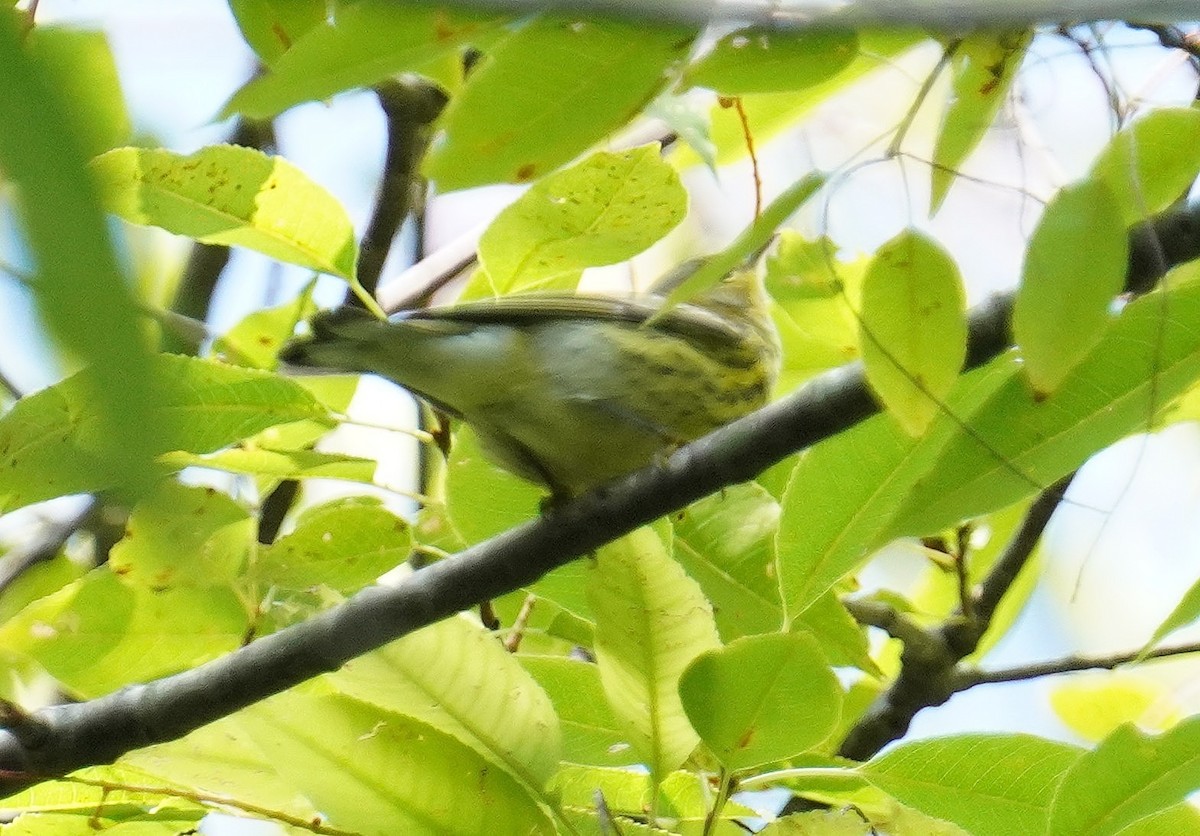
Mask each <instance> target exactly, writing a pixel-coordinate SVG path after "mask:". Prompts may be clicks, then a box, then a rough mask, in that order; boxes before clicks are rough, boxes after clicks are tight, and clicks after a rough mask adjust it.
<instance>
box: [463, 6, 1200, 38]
mask: <svg viewBox="0 0 1200 836" xmlns="http://www.w3.org/2000/svg"><path fill="white" fill-rule="evenodd" d="M443 5H445V4H443ZM451 5H456V6H461V7H466V8H474V9H485V10H489V11H496V12H502V13H507V14H511V15H526V14H533V13H536V12H549V13H559V14H579V15H589V16H595V15H599V16H604V17H613V18H618V19H621V20H644V21H648V22H653V23H659V24H674V25H685V26H703V25H705V24H709V23H715V24H728V23H743V24H750V25H753V26H758V27H762V28H765V29H773V30H777V31H790V30H801V29H815V28H836V27H852V28H853V27H862V26H910V27H922V28H928V29H934V30H940V31H965V30H970V29H980V28H991V27H997V28H1012V27H1025V26H1034V25H1037V24H1042V23H1076V22H1086V21H1097V20H1123V19H1125V18H1127V17H1129V16H1130V14H1131V12H1133V11H1135V9H1134V8H1133V7H1132V6H1131V5H1130V3H1129V2H1128V0H1065V1H1064V0H1011V2H1007V3H980V2H978V0H941V2H937V3H931V2H928V0H853V2H850V3H839V2H833V0H824V2H822V1H821V0H639V1H638V2H636V3H630V2H627V0H454V2H452V3H451ZM1136 13H1137V19H1138V20H1139V21H1154V22H1158V23H1182V22H1187V21H1192V20H1195V19H1196V6H1195V3H1194V0H1143V2H1141V3H1138V4H1137V6H1136Z"/></svg>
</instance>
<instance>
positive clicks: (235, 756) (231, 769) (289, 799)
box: [105, 714, 319, 836]
mask: <svg viewBox="0 0 1200 836" xmlns="http://www.w3.org/2000/svg"><path fill="white" fill-rule="evenodd" d="M239 718H240V715H237V714H234V715H231V716H229V717H224V718H222V719H220V720H217V721H216V722H214V723H210V724H209V725H207V726H202V727H201V728H199V729H196V730H195V731H193V732H191V733H190V734H188V735H187V736H186V737H182V738H180V739H178V740H172V741H170V742H169V743H160V744H158V745H156V746H148V747H146V748H143V749H135V750H133V751H132V752H129V753H127V754H125V755H123V756H122V757H121V759H120V760H119V761H117V766H116V767H115V769H118V770H120V772H123V773H125V777H126V778H127V780H129V779H131V778H132V779H133V780H130V781H129V782H130V783H136V784H142V785H156V784H167V785H170V786H180V787H186V788H190V789H193V790H198V791H200V792H202V793H218V794H226V793H227V792H228V788H229V787H236V788H237V798H238V801H240V802H242V803H244V804H253V805H257V806H259V807H262V808H263V809H264V810H268V811H271V812H280V813H284V814H287V815H292V816H295V817H297V818H301V819H308V820H309V821H312V820H313V819H314V818H316V817H317V816H318V815H319V811H318V810H317V809H316V808H315V807H313V806H312V804H311V803H309V802H308V801H306V799H305V798H304V797H303V796H301V795H300V794H299V793H297V792H296V788H295V787H294V786H293V785H292V784H291V783H290V782H289V781H287V780H286V779H284V778H283V777H282V776H281V775H280V774H279V771H278V769H277V765H276V764H273V763H271V761H270V760H269V759H268V758H267V756H266V755H265V754H263V752H262V750H261V749H259V748H258V747H257V746H255V744H254V741H253V740H252V739H251V737H250V735H249V734H247V733H246V731H245V730H244V729H242V728H241V727H240V725H239V722H238V721H239ZM109 769H114V767H110V768H109ZM134 776H138V777H137V778H134ZM105 777H115V776H105ZM172 836H182V835H181V834H172Z"/></svg>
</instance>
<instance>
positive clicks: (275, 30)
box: [271, 21, 292, 50]
mask: <svg viewBox="0 0 1200 836" xmlns="http://www.w3.org/2000/svg"><path fill="white" fill-rule="evenodd" d="M271 34H273V35H274V36H275V37H276V38H277V39H278V40H279V44H280V46H282V47H283V48H284V49H285V50H288V49H291V48H292V39H291V37H289V36H288V33H287V32H286V31H285V30H284V28H283V27H282V26H280V25H279V21H275V22H273V23H272V24H271Z"/></svg>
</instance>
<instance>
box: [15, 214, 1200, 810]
mask: <svg viewBox="0 0 1200 836" xmlns="http://www.w3.org/2000/svg"><path fill="white" fill-rule="evenodd" d="M1175 214H1178V213H1174V214H1172V215H1168V216H1166V217H1165V218H1164V220H1163V223H1164V225H1168V226H1169V224H1170V223H1175V222H1176V219H1175V217H1174V215H1175ZM1185 214H1188V215H1189V216H1190V219H1191V220H1190V223H1191V225H1192V226H1191V227H1189V228H1191V229H1193V231H1194V230H1195V229H1196V228H1200V207H1196V208H1193V209H1191V210H1188V211H1187V212H1186V213H1185ZM1195 238H1196V242H1197V247H1196V249H1195V251H1193V252H1192V253H1190V257H1200V235H1197V236H1195ZM1135 246H1139V245H1137V244H1135ZM1156 246H1157V244H1156ZM1159 249H1160V250H1162V251H1168V252H1170V251H1171V250H1170V248H1169V247H1159ZM1135 273H1136V271H1135V270H1134V268H1133V267H1132V266H1131V274H1130V279H1131V281H1132V280H1142V279H1144V277H1142V276H1139V275H1136V274H1135ZM1011 304H1012V299H1011V297H1010V296H997V297H994V298H992V299H991V300H989V301H988V302H987V303H985V304H984V305H982V306H980V307H979V308H977V309H975V310H974V311H973V312H972V314H971V318H970V329H971V351H970V354H969V363H970V365H971V366H978V365H980V364H982V363H984V362H986V361H987V360H989V359H991V358H992V357H994V356H996V355H997V354H999V353H1000V352H1002V351H1004V350H1005V349H1006V348H1007V346H1008V345H1009V342H1010V340H1009V336H1008V333H1009V332H1008V318H1009V313H1010V309H1011ZM876 412H878V406H877V405H876V403H875V401H874V399H873V398H872V396H871V394H870V392H869V390H868V388H867V386H866V382H865V380H864V377H863V371H862V367H861V365H859V364H857V363H854V364H851V365H848V366H844V367H841V368H838V369H834V370H832V371H830V372H828V373H826V374H824V375H821V376H820V377H818V378H816V379H814V380H812V381H811V382H810V383H808V384H807V385H805V386H804V387H803V388H801V389H800V390H799V391H797V392H795V393H794V394H792V395H790V396H788V397H786V398H784V399H782V400H780V401H777V402H775V403H773V404H770V405H768V406H766V407H764V408H763V409H761V410H759V411H757V412H755V413H753V414H751V415H748V416H746V417H745V418H742V419H741V420H739V421H736V422H734V423H732V424H730V425H728V426H726V427H723V428H722V429H720V430H717V431H716V432H714V433H712V434H711V435H709V436H706V437H705V438H702V439H700V440H699V441H696V442H694V443H692V444H689V445H687V446H685V447H683V448H681V449H679V450H678V451H676V452H675V453H674V454H673V455H672V456H670V458H669V459H667V461H666V462H664V463H662V464H660V465H655V466H651V467H647V468H645V469H643V470H640V471H637V472H635V473H632V474H630V475H629V476H626V477H624V478H622V479H619V480H617V481H615V482H613V483H612V484H611V485H608V486H606V487H604V488H602V489H600V490H597V491H595V492H593V493H591V494H588V495H585V496H583V497H580V498H578V499H576V500H574V501H571V502H569V503H566V504H564V505H562V506H560V507H556V508H554V509H553V510H551V511H550V512H548V513H547V514H546V515H545V516H544V517H541V518H539V519H536V520H532V521H530V522H528V523H525V524H523V525H521V526H518V527H517V528H514V529H512V530H510V531H507V532H505V533H503V534H500V535H499V536H497V537H494V538H492V539H490V540H488V541H486V542H483V543H480V544H478V545H475V546H472V547H471V548H468V549H466V550H465V551H463V552H461V553H460V554H458V555H456V556H454V557H453V558H450V559H448V560H443V561H441V562H438V563H435V564H432V565H430V566H428V567H426V568H423V569H421V570H419V571H417V572H415V573H413V574H412V575H411V576H409V577H408V578H406V579H405V580H404V581H403V582H401V583H400V584H399V585H398V586H395V587H371V588H369V589H366V590H364V591H362V592H360V593H359V594H358V595H356V596H354V597H353V598H352V599H350V600H349V601H347V602H346V603H344V604H342V605H340V606H338V607H335V608H333V609H330V610H327V611H326V612H323V613H321V614H319V615H317V616H316V617H314V618H312V619H311V620H309V621H307V622H305V623H303V624H299V625H296V626H293V627H289V628H287V629H284V630H281V631H279V632H278V633H273V634H271V635H268V636H265V637H263V638H261V639H258V640H256V641H254V642H252V643H251V644H249V645H247V646H246V647H244V648H241V649H240V650H237V651H235V652H233V653H230V654H228V655H226V656H224V657H221V658H219V659H216V660H214V661H212V662H209V663H207V664H204V665H201V666H199V667H197V668H194V669H192V670H189V671H186V672H184V673H180V674H177V675H175V676H170V677H165V678H163V679H160V680H156V681H154V682H150V683H146V684H142V685H132V686H128V687H126V688H122V689H121V690H119V691H116V692H114V693H112V694H109V695H106V696H104V697H100V698H98V699H95V700H91V701H89V702H85V703H78V704H71V705H58V706H52V707H49V708H46V709H43V710H41V711H38V712H36V713H34V714H32V715H30V716H28V717H26V718H23V719H22V720H20V721H18V722H15V723H13V724H12V725H11V726H10V727H9V728H8V729H5V730H3V731H0V790H3V791H7V792H12V791H15V790H17V789H20V788H21V787H24V786H28V785H30V784H33V783H36V782H37V781H39V780H43V779H45V778H48V777H52V776H55V775H61V774H63V773H65V772H69V771H71V770H74V769H78V768H80V767H83V766H88V765H92V764H99V763H107V762H109V761H112V760H114V759H116V758H117V757H119V756H120V755H122V754H124V753H125V752H128V751H130V750H132V749H135V748H140V747H144V746H149V745H151V744H154V743H161V742H165V741H169V740H173V739H175V738H178V737H181V736H182V735H184V734H187V733H188V732H190V731H192V730H194V729H197V728H199V727H200V726H203V725H205V724H206V723H209V722H212V721H214V720H217V719H219V718H221V717H223V716H226V715H228V714H231V713H233V712H234V711H237V710H238V709H240V708H244V707H246V706H248V705H251V704H252V703H255V702H257V701H259V700H261V699H264V698H266V697H269V696H271V695H272V694H275V693H278V692H280V691H283V690H285V689H286V688H289V687H292V686H293V685H297V684H299V683H301V682H303V681H305V680H307V679H310V678H312V677H314V676H317V675H319V674H321V673H326V672H329V671H333V670H336V669H338V668H339V667H340V666H341V665H342V664H344V663H345V662H347V661H349V660H350V659H352V658H354V657H355V656H358V655H361V654H363V653H366V652H368V651H370V650H373V649H375V648H377V647H380V646H382V645H384V644H386V643H387V642H390V641H393V640H395V639H397V638H400V637H401V636H404V635H406V634H408V633H410V632H413V631H414V630H417V629H419V628H421V627H424V626H426V625H429V624H433V623H434V622H436V621H438V620H440V619H442V618H446V617H448V616H450V615H453V614H454V613H456V612H458V611H460V610H463V609H467V608H469V607H471V606H473V605H474V604H475V603H476V602H478V601H480V600H484V599H488V598H496V597H499V596H500V595H503V594H506V593H508V592H511V591H513V590H516V589H519V588H521V587H523V586H526V585H528V584H531V583H533V582H534V581H536V580H537V579H538V578H539V577H541V576H542V575H543V574H545V573H546V572H548V571H550V570H551V569H554V568H556V567H558V566H561V565H563V564H565V563H568V562H570V561H571V560H574V559H575V558H576V557H579V556H582V555H584V554H587V553H588V552H591V551H593V550H594V549H596V548H598V547H599V546H601V545H603V544H604V543H606V542H609V541H611V540H613V539H615V538H616V537H619V536H621V535H623V534H625V533H627V532H629V531H632V530H633V529H634V528H637V527H638V526H640V525H643V524H645V523H648V522H651V521H653V520H655V519H657V518H659V517H661V516H663V515H664V514H667V513H670V512H672V511H674V510H677V509H679V508H682V507H684V506H685V505H687V504H689V503H691V502H694V501H696V500H698V499H700V498H702V497H704V496H707V495H709V494H712V493H714V492H716V491H719V490H721V489H722V488H725V487H729V486H732V485H735V484H738V483H740V482H745V481H747V480H750V479H753V478H754V477H755V476H756V475H757V474H759V473H760V472H762V471H763V470H765V469H766V468H767V467H769V466H771V465H773V464H775V463H776V462H778V461H780V460H781V459H783V458H785V457H787V456H789V455H791V454H792V453H794V452H796V451H798V450H802V449H804V448H806V447H808V446H810V445H812V444H815V443H816V442H818V441H821V440H822V439H825V438H829V437H830V436H832V435H835V434H836V433H839V432H841V431H843V430H845V429H848V428H849V427H851V426H853V425H854V424H856V423H858V422H859V421H861V420H863V419H865V418H867V417H870V416H871V415H874V414H875V413H876Z"/></svg>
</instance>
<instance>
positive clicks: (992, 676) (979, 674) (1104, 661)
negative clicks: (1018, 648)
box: [954, 642, 1200, 692]
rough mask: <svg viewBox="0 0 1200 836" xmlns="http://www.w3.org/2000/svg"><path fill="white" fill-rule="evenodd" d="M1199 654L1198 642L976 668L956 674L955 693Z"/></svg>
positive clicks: (1199, 644) (1199, 645)
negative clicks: (999, 667) (1144, 651)
mask: <svg viewBox="0 0 1200 836" xmlns="http://www.w3.org/2000/svg"><path fill="white" fill-rule="evenodd" d="M1192 653H1200V642H1198V643H1194V644H1184V645H1178V646H1176V647H1160V648H1157V649H1155V650H1151V651H1150V652H1149V653H1146V654H1145V655H1144V656H1143V655H1142V652H1141V651H1140V650H1134V651H1131V652H1129V653H1114V654H1112V655H1110V656H1065V657H1063V658H1061V659H1055V660H1053V661H1049V662H1037V663H1034V664H1030V665H1017V666H1015V667H1011V668H1002V669H1000V670H994V671H984V670H978V669H962V670H959V671H958V672H957V673H956V674H955V677H954V678H955V691H956V692H957V691H965V690H967V689H968V688H974V687H975V686H976V685H991V684H996V683H1000V682H1021V681H1022V680H1026V679H1037V678H1039V677H1042V676H1054V675H1056V674H1060V673H1077V672H1079V671H1089V670H1109V671H1111V670H1113V669H1115V668H1119V667H1121V665H1128V664H1130V663H1131V662H1138V661H1145V660H1149V659H1168V658H1170V657H1172V656H1186V655H1189V654H1192Z"/></svg>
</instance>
